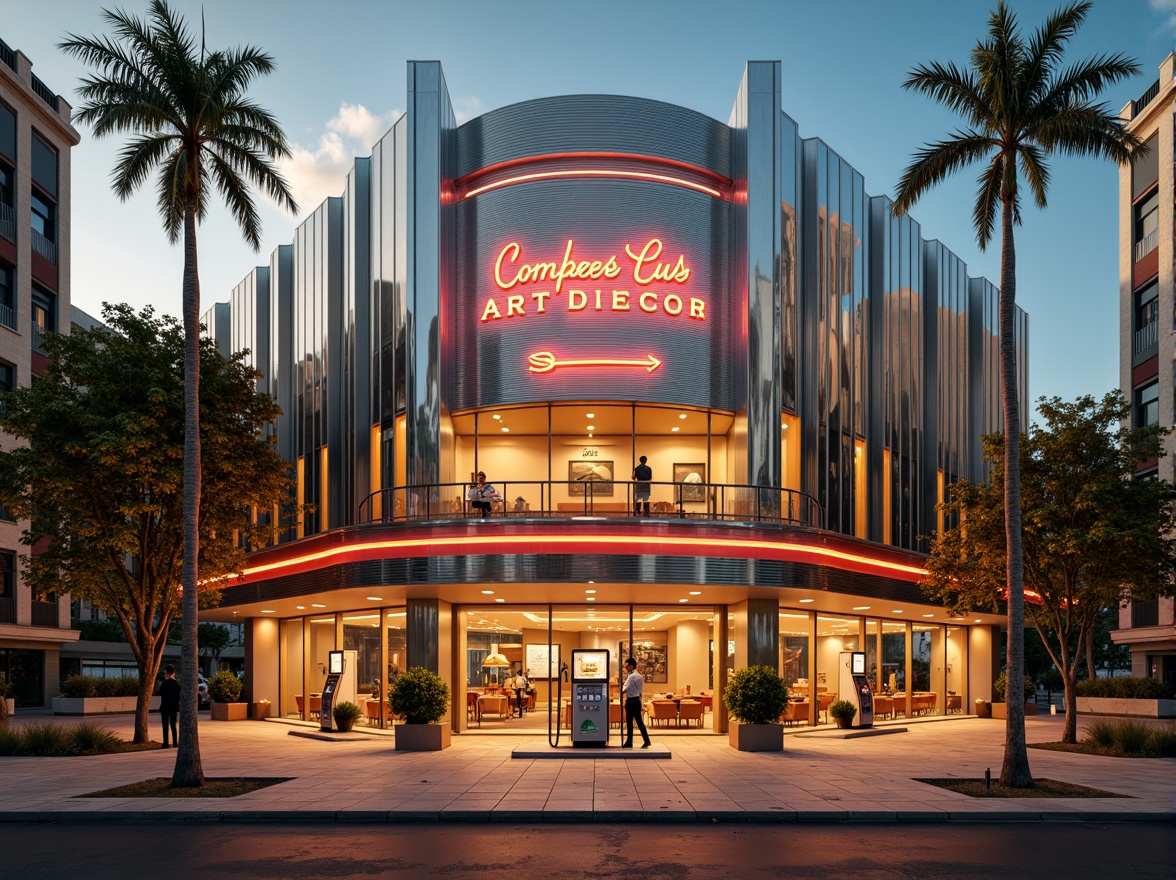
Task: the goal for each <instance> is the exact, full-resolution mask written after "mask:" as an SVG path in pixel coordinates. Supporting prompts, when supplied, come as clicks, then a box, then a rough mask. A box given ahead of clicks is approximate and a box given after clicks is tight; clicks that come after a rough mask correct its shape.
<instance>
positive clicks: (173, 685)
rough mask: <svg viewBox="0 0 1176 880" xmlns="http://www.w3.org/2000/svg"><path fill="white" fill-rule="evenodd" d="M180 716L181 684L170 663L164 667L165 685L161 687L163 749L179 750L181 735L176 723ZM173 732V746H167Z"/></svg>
mask: <svg viewBox="0 0 1176 880" xmlns="http://www.w3.org/2000/svg"><path fill="white" fill-rule="evenodd" d="M179 714H180V683H179V682H178V681H176V668H175V667H174V666H172V665H171V664H170V663H169V664H167V666H165V667H163V684H161V685H160V686H159V715H160V718H161V719H162V720H163V747H164V748H165V749H166V748H178V747H179V745H180V734H179V732H178V729H177V727H176V721H177V719H178V718H179ZM169 728H170V730H171V741H172V744H171V745H170V746H169V745H168V744H167V732H168V729H169Z"/></svg>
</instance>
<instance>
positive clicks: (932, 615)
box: [923, 614, 935, 617]
mask: <svg viewBox="0 0 1176 880" xmlns="http://www.w3.org/2000/svg"><path fill="white" fill-rule="evenodd" d="M923 616H924V617H934V616H935V615H934V614H924V615H923Z"/></svg>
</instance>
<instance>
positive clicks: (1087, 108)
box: [1027, 104, 1142, 165]
mask: <svg viewBox="0 0 1176 880" xmlns="http://www.w3.org/2000/svg"><path fill="white" fill-rule="evenodd" d="M1027 134H1028V135H1030V136H1031V137H1032V138H1033V140H1034V141H1036V142H1037V143H1038V144H1040V145H1041V146H1042V148H1043V149H1045V150H1048V151H1051V152H1052V151H1057V152H1060V153H1064V154H1065V155H1069V156H1092V157H1096V158H1101V159H1110V160H1111V161H1113V162H1117V163H1119V164H1120V165H1122V164H1125V163H1127V162H1129V161H1131V159H1132V158H1133V157H1134V156H1135V155H1136V154H1137V152H1138V151H1139V149H1140V147H1142V142H1141V141H1140V140H1139V138H1138V137H1136V136H1135V135H1134V134H1133V133H1131V132H1130V131H1128V130H1127V129H1126V128H1124V127H1123V125H1122V123H1121V122H1120V121H1119V119H1118V118H1117V117H1116V116H1114V115H1112V113H1111V111H1110V109H1109V108H1108V107H1107V106H1106V105H1105V104H1087V105H1082V106H1073V107H1069V108H1067V109H1066V110H1065V111H1064V112H1061V113H1055V114H1053V115H1051V116H1046V117H1044V118H1042V119H1041V120H1040V121H1038V122H1037V123H1036V124H1035V125H1034V126H1033V128H1031V129H1030V130H1029V131H1028V132H1027Z"/></svg>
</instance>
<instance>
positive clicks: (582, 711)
mask: <svg viewBox="0 0 1176 880" xmlns="http://www.w3.org/2000/svg"><path fill="white" fill-rule="evenodd" d="M608 661H609V656H608V650H607V649H576V650H574V651H572V745H573V746H605V745H608Z"/></svg>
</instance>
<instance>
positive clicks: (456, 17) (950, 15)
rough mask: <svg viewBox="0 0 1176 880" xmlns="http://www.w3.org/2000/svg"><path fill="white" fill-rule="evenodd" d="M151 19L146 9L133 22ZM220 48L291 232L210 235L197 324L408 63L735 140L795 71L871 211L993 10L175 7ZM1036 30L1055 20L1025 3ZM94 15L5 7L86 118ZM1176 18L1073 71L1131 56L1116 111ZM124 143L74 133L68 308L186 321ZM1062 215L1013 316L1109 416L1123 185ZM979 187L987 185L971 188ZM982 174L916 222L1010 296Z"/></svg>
mask: <svg viewBox="0 0 1176 880" xmlns="http://www.w3.org/2000/svg"><path fill="white" fill-rule="evenodd" d="M119 5H120V6H121V7H122V8H125V9H127V10H129V11H131V12H134V13H137V14H141V13H142V12H143V11H144V10H145V9H146V4H145V3H143V2H136V0H126V2H122V3H120V4H119ZM175 5H176V7H177V8H178V9H179V10H180V11H181V12H182V13H184V14H185V15H186V16H187V17H188V18H189V20H190V21H191V22H192V23H194V24H195V25H196V26H197V27H198V26H199V21H200V11H201V8H203V10H204V19H205V24H206V38H207V43H208V45H209V46H210V47H216V48H221V47H228V46H235V45H240V44H243V43H252V44H256V45H259V46H261V47H262V48H264V49H265V50H266V51H267V52H269V53H270V54H271V55H273V56H274V59H275V61H276V62H277V66H278V71H277V73H276V74H274V75H272V76H270V77H268V78H266V79H262V80H259V81H258V82H257V85H256V88H255V90H254V95H255V97H256V99H257V101H258V102H259V103H261V104H262V105H263V106H265V107H267V108H268V109H270V110H271V111H273V112H274V113H275V114H276V115H277V117H278V118H279V119H280V120H281V122H282V124H283V125H284V126H285V129H286V132H287V135H288V137H289V138H290V140H291V142H292V143H293V145H294V153H295V155H294V157H293V159H292V160H291V161H290V162H289V163H287V165H286V167H285V169H284V170H285V172H286V174H287V175H288V177H289V178H290V180H291V182H292V183H293V185H294V188H295V191H296V195H297V197H298V200H299V204H300V212H299V216H298V217H293V216H290V215H283V214H282V213H280V212H279V211H278V210H277V209H275V208H273V207H272V206H269V205H266V206H265V207H264V210H263V218H264V222H265V230H264V234H263V242H264V243H263V245H262V250H261V252H260V253H254V252H253V251H252V250H251V249H250V248H249V247H248V246H246V245H245V244H244V243H243V242H242V241H241V240H240V238H239V236H238V235H237V232H236V227H235V225H234V224H233V223H232V221H231V219H230V218H229V217H228V215H227V214H225V213H224V212H223V210H219V209H218V210H216V211H214V212H211V213H210V216H209V218H208V220H207V221H206V222H205V223H204V224H203V225H202V226H201V228H200V232H199V242H200V276H201V299H202V308H208V306H210V305H211V304H212V303H213V302H216V301H219V300H224V299H227V297H228V293H229V290H230V289H231V288H232V286H233V285H234V284H235V283H236V282H237V281H239V280H240V279H241V278H242V277H243V276H244V275H245V274H246V273H247V272H248V271H249V269H250V268H251V267H252V266H254V265H258V264H261V263H266V262H268V258H269V253H270V252H271V251H272V250H273V248H274V247H276V246H277V245H279V244H283V243H287V242H289V241H290V240H291V237H292V230H293V228H294V226H295V225H296V223H297V222H298V221H299V220H301V219H302V218H303V217H305V216H306V214H308V213H309V212H310V211H311V210H312V209H313V208H314V207H316V206H317V205H318V204H319V202H321V200H322V199H323V198H325V197H326V196H328V195H338V194H340V193H341V191H342V186H343V175H344V173H345V172H346V170H347V168H348V167H349V166H350V164H351V159H352V157H353V156H357V155H367V154H368V153H369V152H370V147H371V144H372V143H373V142H374V141H375V140H376V138H377V137H378V136H379V135H380V134H381V133H382V132H383V131H385V130H386V129H387V127H388V126H389V125H390V124H391V121H392V120H393V119H395V118H396V116H398V115H399V114H400V112H401V111H402V110H403V108H404V103H405V61H407V60H409V59H437V60H440V61H441V62H442V64H443V66H444V69H445V74H446V80H447V82H448V85H449V92H450V96H451V97H452V99H453V102H454V105H455V108H456V110H457V112H458V114H459V120H464V119H468V118H470V117H473V116H477V115H479V114H481V113H484V112H486V111H488V110H492V109H494V108H497V107H502V106H505V105H508V104H513V103H515V102H518V101H523V100H528V99H530V98H536V97H541V96H545V95H559V94H577V93H600V94H626V95H637V96H641V97H646V98H653V99H656V100H661V101H666V102H669V103H673V104H680V105H683V106H686V107H690V108H692V109H694V110H697V111H699V112H702V113H705V114H707V115H709V116H713V117H715V118H717V119H720V120H722V121H724V122H725V121H726V120H727V117H728V114H729V112H730V109H731V104H732V102H733V101H734V97H735V91H736V89H737V87H738V85H739V80H740V77H741V76H742V72H743V65H744V63H745V62H746V61H747V60H749V59H773V60H775V59H778V60H780V61H782V62H783V82H784V106H783V109H784V111H785V112H787V113H788V114H789V115H790V116H791V117H792V118H793V119H795V120H796V122H797V123H798V125H799V127H800V133H801V136H802V137H806V138H807V137H820V138H821V139H822V140H824V141H825V142H826V143H828V144H829V145H830V147H832V148H833V149H834V150H835V151H836V152H838V153H839V154H840V155H842V156H843V157H844V158H845V159H846V160H847V161H848V162H850V164H852V165H853V166H854V167H856V168H857V169H858V170H859V171H861V172H862V173H863V174H864V175H865V179H866V191H867V192H868V193H870V194H871V195H892V194H893V192H894V188H895V185H896V183H897V181H898V178H899V176H900V174H901V172H902V169H903V168H904V167H905V165H906V163H907V162H908V161H909V158H910V155H911V154H912V152H913V151H914V150H915V149H917V148H918V147H919V146H920V145H922V144H923V143H924V142H926V141H929V140H935V139H938V138H940V137H942V136H943V135H944V134H945V133H947V132H948V131H950V130H951V129H953V128H954V127H955V126H956V124H957V121H956V119H955V118H954V117H953V116H952V115H951V114H950V113H948V112H947V111H946V110H943V109H941V108H940V107H939V106H938V105H934V104H931V103H930V102H929V101H928V100H926V99H925V98H922V97H919V96H917V95H913V94H908V93H907V92H905V91H903V90H902V89H901V88H900V83H901V82H902V80H903V79H904V77H905V75H906V73H907V71H908V70H909V69H910V68H911V67H912V66H913V65H915V64H917V63H919V62H923V61H930V60H955V61H957V62H966V60H967V53H968V51H969V50H970V49H971V47H972V46H973V44H974V43H975V41H976V40H977V38H978V37H979V36H980V35H981V34H982V33H983V31H984V28H985V25H986V22H987V17H988V13H989V10H990V9H991V8H992V5H994V4H990V3H987V2H973V0H935V2H930V0H888V2H867V0H825V2H821V0H806V2H797V0H776V2H752V0H726V2H722V3H717V2H716V3H710V2H697V0H679V2H669V0H656V2H649V0H647V2H641V0H627V2H613V0H597V2H585V0H581V2H575V3H570V2H567V3H565V2H454V0H436V2H433V3H423V2H400V0H396V2H346V0H336V2H333V3H329V4H328V3H324V2H322V0H317V2H315V0H282V2H277V0H232V2H225V0H204V2H203V3H196V2H190V0H177V2H176V3H175ZM1011 5H1012V6H1013V8H1014V10H1015V11H1016V12H1017V14H1018V16H1019V18H1020V19H1021V22H1022V24H1023V25H1024V27H1025V28H1026V29H1032V28H1033V27H1034V26H1036V24H1037V23H1039V22H1040V21H1041V20H1042V19H1043V18H1044V16H1045V15H1046V14H1047V13H1048V12H1049V11H1051V10H1052V9H1054V8H1056V7H1057V6H1058V5H1059V4H1058V3H1057V2H1054V0H1048V2H1045V0H1013V2H1012V4H1011ZM100 9H101V5H100V4H99V3H95V2H90V0H86V2H83V0H39V2H37V3H32V2H29V0H0V37H3V39H4V40H5V41H6V42H7V43H8V44H9V45H10V46H11V47H12V48H14V49H19V50H21V51H23V52H24V53H25V54H26V55H27V56H28V57H29V58H30V59H31V60H32V62H33V70H34V72H35V73H36V74H37V75H38V76H39V77H40V78H41V79H42V80H43V81H45V82H46V83H47V84H48V85H49V87H50V88H52V89H53V90H54V91H56V92H57V93H59V94H61V95H63V96H64V97H66V99H67V100H70V101H71V102H73V103H74V104H77V103H78V101H77V100H76V99H75V97H74V94H73V90H74V88H75V85H76V83H77V80H78V78H79V76H80V75H81V74H82V73H83V69H82V68H81V66H80V65H79V64H78V63H77V62H75V61H73V60H72V59H68V58H65V57H64V56H62V55H61V53H60V52H58V51H57V49H56V44H57V43H58V42H59V41H60V40H61V39H62V38H63V35H64V34H65V32H66V31H72V32H75V33H79V34H85V35H89V34H93V33H96V32H100V31H101V30H102V27H103V25H102V22H101V19H100V14H99V12H100ZM1174 22H1176V0H1100V2H1096V5H1095V8H1094V9H1093V11H1092V12H1091V14H1090V17H1089V18H1088V20H1087V23H1086V25H1085V26H1084V27H1083V29H1082V31H1081V32H1080V33H1079V35H1078V37H1077V38H1076V39H1075V40H1074V41H1073V42H1072V44H1071V47H1072V49H1071V53H1072V54H1071V57H1074V58H1077V57H1082V56H1087V55H1092V54H1096V53H1100V52H1124V53H1126V54H1128V55H1132V56H1134V57H1135V58H1136V59H1137V60H1138V61H1139V62H1140V64H1141V66H1142V72H1141V74H1140V75H1139V76H1138V77H1137V78H1136V79H1134V80H1133V81H1131V82H1129V83H1125V84H1122V85H1120V86H1118V87H1116V88H1114V89H1112V90H1110V91H1109V92H1108V93H1107V96H1106V97H1107V103H1108V105H1109V106H1110V107H1111V108H1112V109H1113V110H1114V111H1116V112H1117V111H1118V109H1119V108H1120V107H1122V106H1123V105H1124V104H1125V103H1126V102H1127V101H1129V100H1131V99H1133V98H1136V97H1138V96H1139V95H1140V94H1141V93H1142V92H1143V91H1144V89H1146V88H1147V86H1148V85H1150V84H1151V82H1152V81H1153V80H1154V79H1155V78H1156V76H1157V67H1158V66H1159V64H1160V62H1161V61H1162V60H1163V59H1164V58H1165V57H1166V56H1167V55H1168V53H1169V52H1171V51H1172V48H1173V37H1174V36H1176V27H1174ZM118 145H119V142H118V141H117V140H113V139H106V140H103V141H95V140H93V139H92V138H91V137H90V136H89V132H88V131H85V130H83V131H82V143H81V144H80V145H79V146H78V147H77V148H75V149H74V151H73V301H74V303H75V304H77V305H78V306H80V307H81V308H83V309H85V310H86V311H88V312H91V313H92V314H98V313H99V312H100V310H101V304H102V303H103V302H104V301H123V302H129V303H131V304H133V305H135V306H136V307H139V306H143V305H146V304H148V303H151V304H154V305H155V307H156V308H157V309H158V310H159V311H162V312H165V313H168V314H178V313H179V302H180V278H181V270H182V252H181V249H180V248H179V247H178V246H177V247H172V246H170V245H169V244H168V242H167V240H166V238H165V236H164V235H163V233H162V232H161V231H160V228H159V223H158V219H157V215H156V213H155V207H154V199H153V193H152V189H151V187H150V186H148V187H147V189H146V190H145V191H144V192H143V193H141V194H140V195H139V196H137V197H136V198H134V199H132V200H131V201H129V202H126V203H121V202H119V201H118V200H117V199H115V198H114V196H112V195H111V194H110V191H109V186H108V181H109V173H110V169H111V167H112V166H113V163H114V157H115V153H116V150H117V148H118ZM1052 170H1053V182H1052V189H1051V192H1050V204H1049V207H1048V208H1047V209H1046V210H1045V211H1038V210H1036V209H1035V208H1032V207H1030V208H1029V209H1028V210H1027V211H1026V214H1025V218H1024V219H1025V222H1024V225H1023V226H1022V227H1020V228H1019V229H1018V230H1017V252H1018V290H1017V299H1018V302H1019V303H1020V304H1021V306H1022V307H1023V308H1025V309H1026V310H1027V311H1028V312H1029V314H1030V321H1031V324H1030V327H1031V336H1030V395H1031V397H1032V398H1033V399H1036V398H1037V397H1039V396H1041V395H1059V396H1062V397H1066V398H1072V397H1075V396H1077V395H1079V394H1087V393H1090V394H1096V395H1099V394H1102V393H1103V392H1105V391H1108V390H1110V389H1111V388H1114V387H1116V386H1117V385H1118V330H1117V327H1118V285H1119V282H1118V244H1117V242H1118V208H1117V200H1118V171H1117V169H1116V168H1115V167H1114V166H1113V165H1110V164H1107V163H1101V162H1097V161H1095V160H1071V159H1060V158H1059V159H1055V160H1054V161H1053V163H1052ZM977 171H978V169H977ZM976 173H977V172H976V171H971V170H969V171H966V172H964V173H963V174H962V175H960V176H958V177H957V178H955V179H953V180H951V181H949V182H948V183H947V184H945V185H943V186H941V187H940V188H938V189H937V190H935V191H934V192H933V193H931V194H930V195H928V196H926V197H925V198H924V199H923V200H922V201H920V202H919V204H917V205H916V206H915V209H914V210H913V211H912V214H913V216H914V217H915V219H917V220H918V221H919V222H920V223H921V224H922V228H923V234H924V237H926V238H938V239H940V240H942V241H943V242H944V243H946V244H947V245H948V247H950V248H951V249H952V250H953V251H955V252H956V253H957V254H959V255H960V256H961V257H962V258H963V259H964V260H965V261H966V262H967V264H968V269H969V272H970V274H972V275H985V276H987V277H989V278H991V279H993V280H995V279H997V278H998V277H999V262H1000V252H999V243H998V244H997V245H995V246H990V248H989V251H988V252H986V253H985V252H981V251H979V249H978V247H977V245H976V243H975V236H974V234H973V231H972V228H971V205H972V201H973V193H974V181H975V177H976Z"/></svg>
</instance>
